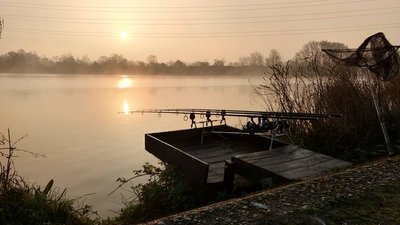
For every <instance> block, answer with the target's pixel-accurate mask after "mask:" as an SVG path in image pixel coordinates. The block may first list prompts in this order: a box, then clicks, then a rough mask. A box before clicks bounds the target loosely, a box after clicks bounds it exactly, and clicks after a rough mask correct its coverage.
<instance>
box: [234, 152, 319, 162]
mask: <svg viewBox="0 0 400 225" xmlns="http://www.w3.org/2000/svg"><path fill="white" fill-rule="evenodd" d="M311 155H314V153H313V152H312V151H308V150H303V149H299V150H296V151H293V152H291V153H286V152H281V154H279V153H277V152H274V153H272V152H270V151H267V152H265V153H263V154H259V155H258V158H256V157H252V158H250V159H249V158H247V157H242V156H235V157H237V158H240V159H242V160H245V161H246V162H249V163H259V162H262V164H266V165H268V164H270V165H272V164H279V163H285V162H290V161H295V160H297V159H302V158H306V157H309V156H311Z"/></svg>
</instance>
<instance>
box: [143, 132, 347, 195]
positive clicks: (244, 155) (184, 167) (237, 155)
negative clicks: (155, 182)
mask: <svg viewBox="0 0 400 225" xmlns="http://www.w3.org/2000/svg"><path fill="white" fill-rule="evenodd" d="M239 132H240V130H238V129H236V128H233V127H229V126H226V125H221V126H214V127H206V128H197V129H188V130H178V131H168V132H160V133H152V134H146V135H145V148H146V150H147V151H148V152H150V153H152V154H153V155H155V156H156V157H157V158H159V159H160V160H162V161H164V162H166V163H168V164H170V165H174V166H176V167H177V168H178V169H179V170H181V172H182V173H183V174H184V175H186V176H187V177H189V178H190V179H191V180H193V181H194V182H196V183H198V184H201V185H219V184H224V185H225V186H227V187H228V188H232V187H233V184H234V179H235V175H240V176H242V177H244V178H246V179H247V180H250V181H252V182H253V183H255V184H260V185H263V184H265V183H268V184H269V185H270V184H272V183H273V184H277V183H282V182H286V181H291V180H298V179H302V178H304V177H308V176H313V175H316V174H320V173H322V172H324V171H327V170H331V169H334V168H338V167H343V166H347V165H350V163H348V162H345V161H342V160H339V159H335V158H333V157H330V156H327V155H323V154H320V153H316V152H312V151H310V150H307V149H303V148H298V147H297V146H294V145H290V144H287V143H284V142H280V141H278V140H271V139H270V138H268V137H265V136H259V135H249V134H246V133H239ZM271 141H272V145H271ZM270 146H272V149H271V150H269V148H270Z"/></svg>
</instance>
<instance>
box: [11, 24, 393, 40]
mask: <svg viewBox="0 0 400 225" xmlns="http://www.w3.org/2000/svg"><path fill="white" fill-rule="evenodd" d="M378 28H379V29H383V28H395V29H398V28H400V23H387V24H373V25H364V26H343V27H330V28H326V27H323V28H305V29H290V30H264V31H242V32H237V31H235V32H212V33H211V32H203V33H142V34H136V35H135V36H134V37H137V38H213V37H216V38H218V37H260V36H287V35H298V34H315V33H337V32H348V31H361V30H371V29H378ZM7 30H9V31H14V32H20V33H38V34H43V35H44V34H46V35H47V34H53V35H67V36H87V37H89V36H90V37H93V36H95V37H117V36H118V35H117V34H115V33H111V32H87V31H62V30H44V29H43V30H42V29H22V28H12V27H11V28H7Z"/></svg>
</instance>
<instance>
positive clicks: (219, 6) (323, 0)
mask: <svg viewBox="0 0 400 225" xmlns="http://www.w3.org/2000/svg"><path fill="white" fill-rule="evenodd" d="M328 1H330V0H307V1H306V0H304V1H291V2H280V3H253V4H235V5H208V6H204V5H196V6H134V7H126V6H92V5H91V6H90V5H65V4H41V3H35V4H32V3H31V2H7V1H0V3H2V4H12V5H34V6H40V7H56V8H58V7H61V8H88V9H127V8H128V9H198V8H238V7H255V6H257V7H258V6H274V5H291V4H304V3H313V2H328Z"/></svg>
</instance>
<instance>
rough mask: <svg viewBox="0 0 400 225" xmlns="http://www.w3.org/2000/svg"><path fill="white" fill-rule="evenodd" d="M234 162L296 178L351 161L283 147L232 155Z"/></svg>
mask: <svg viewBox="0 0 400 225" xmlns="http://www.w3.org/2000/svg"><path fill="white" fill-rule="evenodd" d="M232 162H234V163H237V164H238V165H240V167H241V168H242V169H246V168H251V169H252V170H260V172H259V173H260V174H268V173H271V174H275V175H276V176H279V177H282V178H285V179H288V180H294V179H300V178H302V177H306V176H311V175H316V174H319V173H322V172H324V171H327V170H330V169H333V168H337V167H342V166H347V165H350V163H348V162H345V161H342V160H339V159H335V158H333V157H330V156H327V155H324V154H321V153H317V152H312V151H310V150H307V149H302V148H298V149H296V150H295V151H292V150H290V148H282V149H280V150H279V151H275V150H272V151H263V152H257V153H251V154H247V155H246V154H245V155H238V156H233V157H232Z"/></svg>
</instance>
